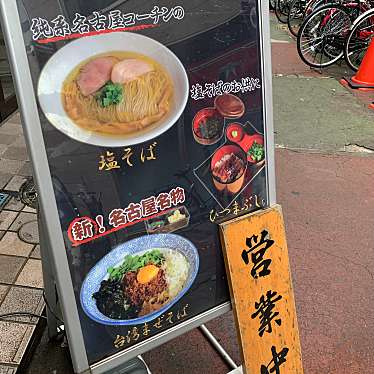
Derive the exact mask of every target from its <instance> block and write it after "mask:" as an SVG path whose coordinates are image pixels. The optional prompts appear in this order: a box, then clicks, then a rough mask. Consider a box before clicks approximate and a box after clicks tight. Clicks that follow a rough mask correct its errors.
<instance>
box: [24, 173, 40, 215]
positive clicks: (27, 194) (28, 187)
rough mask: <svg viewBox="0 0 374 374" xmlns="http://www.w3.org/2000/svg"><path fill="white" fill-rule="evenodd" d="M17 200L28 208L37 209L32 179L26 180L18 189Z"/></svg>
mask: <svg viewBox="0 0 374 374" xmlns="http://www.w3.org/2000/svg"><path fill="white" fill-rule="evenodd" d="M19 198H20V199H21V201H22V202H23V203H24V204H26V205H27V206H29V207H30V208H34V209H37V208H38V193H37V192H36V188H35V184H34V181H33V180H32V179H29V180H27V181H26V182H25V183H24V184H23V185H22V186H21V188H20V189H19Z"/></svg>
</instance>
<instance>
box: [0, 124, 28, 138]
mask: <svg viewBox="0 0 374 374" xmlns="http://www.w3.org/2000/svg"><path fill="white" fill-rule="evenodd" d="M21 134H23V131H22V126H20V125H19V124H16V123H12V122H6V123H4V124H3V125H1V126H0V136H3V135H21Z"/></svg>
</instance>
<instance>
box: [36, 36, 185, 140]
mask: <svg viewBox="0 0 374 374" xmlns="http://www.w3.org/2000/svg"><path fill="white" fill-rule="evenodd" d="M113 51H124V52H136V53H141V54H143V55H145V56H148V57H150V58H152V59H153V60H155V61H157V62H158V63H159V64H161V65H162V66H163V67H164V68H165V69H166V70H167V72H168V73H169V75H170V77H171V79H172V81H173V85H174V97H173V101H172V106H171V109H170V110H169V112H168V114H167V115H166V116H165V117H164V118H163V119H162V120H160V121H159V122H157V126H151V127H150V130H149V131H144V132H142V133H140V134H136V133H134V134H127V135H123V136H121V135H101V134H99V133H95V132H92V131H89V130H86V129H83V128H81V127H79V126H78V125H76V124H75V123H74V122H73V121H72V120H71V119H70V118H69V116H68V114H67V113H66V112H65V109H64V107H63V104H62V97H61V91H62V86H63V83H64V81H65V79H66V78H67V77H68V75H69V74H70V73H71V72H72V70H73V69H74V68H75V67H76V66H78V65H79V64H80V63H81V62H83V61H85V60H87V59H89V58H91V57H94V56H95V55H98V54H103V53H109V52H113ZM188 95H189V84H188V77H187V73H186V71H185V69H184V67H183V65H182V63H181V62H180V61H179V59H178V58H177V56H175V54H174V53H173V52H171V51H170V50H169V49H168V48H166V47H165V46H164V45H162V44H161V43H159V42H157V41H156V40H153V39H151V38H148V37H146V36H143V35H139V34H134V33H131V32H114V33H110V34H102V35H95V36H88V37H84V38H81V39H78V40H75V41H73V42H71V43H69V44H67V45H66V46H64V47H63V48H61V49H60V50H58V51H57V52H56V53H55V54H54V55H53V56H52V57H51V58H50V60H49V61H48V62H47V64H46V65H45V67H44V69H43V70H42V72H41V74H40V78H39V83H38V98H39V103H40V106H41V109H42V110H43V112H44V114H45V116H46V117H47V119H48V120H49V122H50V123H51V124H52V125H53V126H54V127H55V128H56V129H58V130H60V131H61V132H63V133H64V134H66V135H67V136H69V137H70V138H72V139H75V140H78V141H80V142H83V143H88V144H92V145H97V146H105V147H121V146H127V145H132V144H138V143H143V142H145V141H148V140H150V139H153V138H155V137H157V136H159V135H161V134H162V133H164V132H165V131H166V130H168V129H169V128H170V127H171V126H173V125H174V123H175V122H176V121H177V120H178V119H179V117H180V116H181V114H182V113H183V110H184V108H185V106H186V104H187V100H188Z"/></svg>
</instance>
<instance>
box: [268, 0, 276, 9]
mask: <svg viewBox="0 0 374 374" xmlns="http://www.w3.org/2000/svg"><path fill="white" fill-rule="evenodd" d="M276 5H277V0H269V8H270V10H275V7H276Z"/></svg>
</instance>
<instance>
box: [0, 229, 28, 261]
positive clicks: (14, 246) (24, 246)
mask: <svg viewBox="0 0 374 374" xmlns="http://www.w3.org/2000/svg"><path fill="white" fill-rule="evenodd" d="M32 249H33V245H32V244H28V243H25V242H23V241H22V240H21V239H20V238H19V237H18V235H17V233H15V232H10V231H8V232H7V233H6V234H5V235H4V236H3V237H2V239H1V240H0V254H3V255H8V256H22V257H28V255H29V254H30V252H31V251H32Z"/></svg>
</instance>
